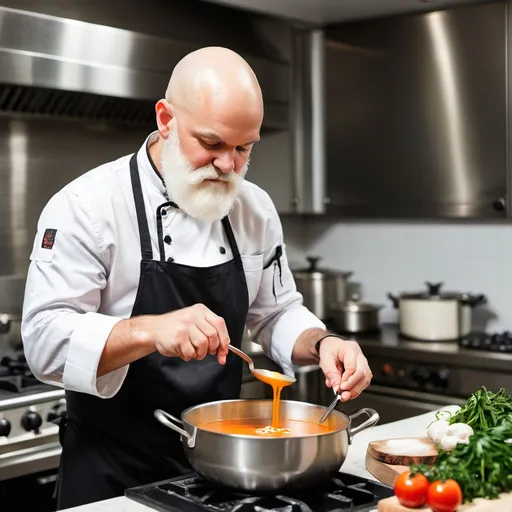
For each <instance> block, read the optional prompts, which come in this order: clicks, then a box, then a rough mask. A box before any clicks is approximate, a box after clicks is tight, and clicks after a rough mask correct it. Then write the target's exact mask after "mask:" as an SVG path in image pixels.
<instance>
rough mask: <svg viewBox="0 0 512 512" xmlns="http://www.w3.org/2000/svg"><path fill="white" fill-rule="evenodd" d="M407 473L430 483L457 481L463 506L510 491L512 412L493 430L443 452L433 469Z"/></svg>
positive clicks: (414, 468) (416, 468) (419, 467)
mask: <svg viewBox="0 0 512 512" xmlns="http://www.w3.org/2000/svg"><path fill="white" fill-rule="evenodd" d="M410 469H411V471H412V472H414V473H422V474H423V475H425V476H426V477H427V478H428V479H429V480H430V481H434V480H447V479H450V478H452V479H454V480H456V481H457V482H458V484H459V485H460V487H461V489H462V493H463V495H464V501H465V502H470V501H473V499H475V498H489V499H494V498H497V497H498V496H499V494H500V493H502V492H508V491H512V412H511V413H510V414H508V415H506V416H505V417H503V418H502V420H501V422H500V424H499V425H497V426H495V427H491V428H488V429H487V430H475V433H474V434H473V435H472V436H471V437H470V438H469V443H468V444H458V445H457V446H456V447H455V449H454V450H453V451H451V452H445V451H442V452H441V453H440V454H439V456H438V457H437V460H436V462H435V464H434V465H433V466H432V467H429V466H426V465H423V464H421V465H419V464H414V465H412V466H411V467H410Z"/></svg>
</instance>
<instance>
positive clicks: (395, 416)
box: [339, 385, 466, 425]
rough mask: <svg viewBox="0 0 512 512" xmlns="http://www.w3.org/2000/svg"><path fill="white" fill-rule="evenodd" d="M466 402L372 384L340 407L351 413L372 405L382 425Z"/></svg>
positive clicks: (459, 399) (444, 396) (449, 397)
mask: <svg viewBox="0 0 512 512" xmlns="http://www.w3.org/2000/svg"><path fill="white" fill-rule="evenodd" d="M465 403H466V400H464V399H461V398H455V397H451V396H446V395H437V394H431V393H424V392H421V391H412V390H408V389H399V388H393V387H388V386H378V385H370V386H368V388H367V389H366V390H365V391H364V392H363V393H362V394H361V395H360V396H359V397H358V398H356V399H354V400H351V401H350V402H347V403H344V404H343V405H341V406H339V409H340V410H343V412H346V413H347V414H350V413H352V412H354V411H356V410H357V409H361V408H362V407H370V408H372V409H375V410H376V411H377V412H378V413H379V415H380V420H379V424H380V425H382V424H384V423H390V422H392V421H399V420H404V419H407V418H410V417H412V416H418V415H420V414H425V413H427V412H431V411H436V410H438V409H441V408H443V407H446V406H448V405H459V406H462V405H464V404H465Z"/></svg>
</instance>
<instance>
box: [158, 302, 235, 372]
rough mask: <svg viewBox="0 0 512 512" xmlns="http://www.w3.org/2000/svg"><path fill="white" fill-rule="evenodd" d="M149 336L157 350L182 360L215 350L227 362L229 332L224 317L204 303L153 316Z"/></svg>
mask: <svg viewBox="0 0 512 512" xmlns="http://www.w3.org/2000/svg"><path fill="white" fill-rule="evenodd" d="M151 330H152V333H151V334H152V337H153V340H154V342H155V347H156V350H158V352H160V354H162V355H164V356H168V357H179V358H181V359H183V360H185V361H190V360H191V359H204V358H205V357H206V355H207V354H217V359H218V361H219V363H220V364H225V363H226V355H227V353H228V346H229V334H228V331H227V329H226V324H225V322H224V319H223V318H221V317H220V316H217V315H216V314H215V313H212V311H210V310H209V309H208V308H207V307H206V306H203V305H202V304H196V305H194V306H191V307H188V308H183V309H179V310H177V311H172V312H171V313H166V314H164V315H159V316H155V317H153V326H152V329H151Z"/></svg>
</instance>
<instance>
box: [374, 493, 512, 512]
mask: <svg viewBox="0 0 512 512" xmlns="http://www.w3.org/2000/svg"><path fill="white" fill-rule="evenodd" d="M377 511H378V512H432V509H431V508H430V507H429V506H428V505H426V506H424V507H420V508H408V507H403V506H402V505H400V503H399V502H398V499H397V498H396V497H394V496H393V497H392V498H386V499H384V500H380V501H379V503H378V505H377ZM457 512H512V493H507V494H502V495H501V497H500V498H498V499H496V500H484V499H481V498H477V499H476V500H474V501H473V502H472V503H468V504H466V505H462V506H461V507H459V508H458V509H457Z"/></svg>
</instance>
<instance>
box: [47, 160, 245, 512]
mask: <svg viewBox="0 0 512 512" xmlns="http://www.w3.org/2000/svg"><path fill="white" fill-rule="evenodd" d="M130 175H131V180H132V188H133V195H134V199H135V207H136V211H137V220H138V227H139V234H140V241H141V250H142V260H141V265H140V281H139V287H138V290H137V296H136V299H135V304H134V306H133V311H132V317H133V316H137V315H146V314H162V313H167V312H169V311H173V310H177V309H181V308H185V307H188V306H192V305H194V304H197V303H202V304H204V305H205V306H207V307H208V308H209V309H210V310H212V311H213V312H214V313H216V314H217V315H219V316H220V317H222V318H223V319H224V321H225V322H226V326H227V329H228V332H229V336H230V340H231V344H233V345H234V346H236V347H240V345H241V341H242V336H243V331H244V327H245V321H246V317H247V310H248V306H249V304H248V302H249V298H248V292H247V283H246V280H245V274H244V269H243V265H242V260H241V257H240V253H239V251H238V247H237V244H236V241H235V239H234V236H233V231H232V229H231V225H230V223H229V220H228V218H227V217H225V218H224V219H222V224H223V226H224V229H225V232H226V236H227V238H228V241H229V244H230V246H231V250H232V252H233V255H234V258H233V260H231V261H229V262H227V263H223V264H220V265H216V266H213V267H205V268H203V267H200V268H196V267H190V266H187V265H179V264H176V263H173V262H172V259H171V258H169V260H168V261H165V251H164V234H163V232H162V215H163V211H164V208H166V207H168V206H169V205H173V203H170V202H168V203H164V204H163V205H161V206H159V207H158V209H157V227H158V243H159V250H160V259H159V260H154V259H153V251H152V248H151V239H150V233H149V227H148V222H147V218H146V213H145V209H144V199H143V195H142V188H141V181H140V176H139V171H138V165H137V158H136V154H135V155H133V157H132V158H131V160H130ZM174 206H176V205H174ZM167 241H169V239H167ZM242 364H243V363H242V360H241V359H240V358H239V357H237V356H235V355H234V354H233V353H231V352H229V353H228V356H227V361H226V364H225V365H221V364H219V363H218V361H217V356H216V355H207V356H206V357H205V359H203V360H202V361H197V360H192V361H189V362H185V361H183V360H181V359H179V358H173V357H164V356H162V355H160V354H159V353H158V352H155V353H153V354H150V355H149V356H147V357H143V358H142V359H139V360H137V361H135V362H133V363H132V364H131V365H130V368H129V370H128V374H127V376H126V379H125V381H124V383H123V385H122V387H121V389H120V390H119V392H118V393H117V394H116V395H115V396H114V397H112V398H110V399H102V398H98V397H95V396H92V395H89V394H85V393H78V392H70V391H66V401H67V421H65V426H64V425H63V426H62V434H63V435H62V436H61V442H62V445H63V449H62V459H61V467H60V476H59V483H58V490H57V495H58V508H59V510H60V509H63V508H69V507H75V506H78V505H82V504H86V503H90V502H94V501H99V500H104V499H108V498H113V497H116V496H120V495H123V493H124V490H125V489H126V488H128V487H133V486H137V485H141V484H145V483H150V482H155V481H159V480H164V479H166V478H171V477H174V476H179V475H181V474H184V473H186V472H189V471H191V468H190V466H189V464H188V461H187V459H186V457H185V454H184V452H183V449H182V446H181V440H180V437H179V435H178V434H176V433H174V432H173V431H172V430H170V429H168V428H167V427H165V426H163V425H162V424H161V423H160V422H158V421H157V420H156V418H155V417H154V415H153V413H154V411H155V409H163V410H164V411H168V412H169V413H171V414H172V415H173V416H176V417H178V418H179V417H180V416H181V413H182V411H183V410H184V409H186V408H187V407H192V406H194V405H198V404H202V403H206V402H211V401H215V400H226V399H233V398H238V397H239V396H240V389H241V383H242Z"/></svg>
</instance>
